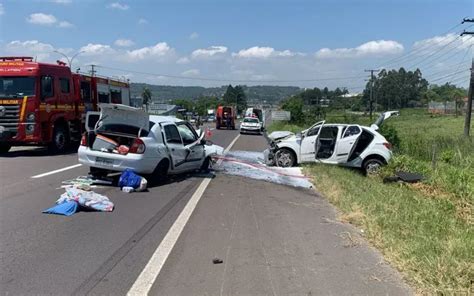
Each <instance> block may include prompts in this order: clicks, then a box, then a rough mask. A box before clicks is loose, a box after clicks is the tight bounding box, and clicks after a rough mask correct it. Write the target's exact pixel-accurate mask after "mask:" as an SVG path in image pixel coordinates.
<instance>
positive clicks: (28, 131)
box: [26, 124, 35, 134]
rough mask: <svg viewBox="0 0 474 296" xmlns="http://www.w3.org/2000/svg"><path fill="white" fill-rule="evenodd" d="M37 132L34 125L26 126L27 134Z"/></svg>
mask: <svg viewBox="0 0 474 296" xmlns="http://www.w3.org/2000/svg"><path fill="white" fill-rule="evenodd" d="M34 131H35V125H34V124H28V125H27V126H26V133H28V134H32V133H33V132H34Z"/></svg>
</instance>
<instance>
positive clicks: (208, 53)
mask: <svg viewBox="0 0 474 296" xmlns="http://www.w3.org/2000/svg"><path fill="white" fill-rule="evenodd" d="M226 52H227V47H225V46H210V47H208V48H200V49H196V50H195V51H193V52H192V53H191V56H192V57H193V58H195V59H198V58H208V57H212V56H215V55H218V54H223V53H226Z"/></svg>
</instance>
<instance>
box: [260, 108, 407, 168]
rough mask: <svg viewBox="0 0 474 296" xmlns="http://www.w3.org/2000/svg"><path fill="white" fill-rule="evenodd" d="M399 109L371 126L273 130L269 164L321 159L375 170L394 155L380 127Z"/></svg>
mask: <svg viewBox="0 0 474 296" xmlns="http://www.w3.org/2000/svg"><path fill="white" fill-rule="evenodd" d="M394 115H395V116H398V115H399V112H398V111H388V112H385V113H382V114H381V115H380V117H379V118H378V119H377V121H376V122H375V123H374V124H372V125H371V126H370V127H368V126H360V125H357V124H325V122H324V121H321V122H318V123H316V124H314V125H313V126H311V127H310V128H309V129H306V130H304V131H302V132H301V133H298V134H294V133H291V132H273V133H271V134H270V135H269V136H268V137H269V138H270V140H271V147H270V148H269V149H267V150H265V152H264V155H265V161H266V163H267V164H268V165H277V166H280V167H291V166H294V165H296V164H299V163H310V162H321V163H328V164H336V165H342V166H347V167H355V168H362V169H363V170H365V171H366V172H367V173H372V172H374V171H376V170H378V169H379V168H380V166H382V165H384V164H387V163H388V162H389V160H390V158H391V157H392V151H391V148H392V146H391V144H390V143H389V142H388V141H387V140H386V139H385V137H384V136H382V135H381V134H380V133H379V132H378V129H379V127H380V126H381V124H382V123H383V122H384V120H386V119H388V118H389V117H391V116H394Z"/></svg>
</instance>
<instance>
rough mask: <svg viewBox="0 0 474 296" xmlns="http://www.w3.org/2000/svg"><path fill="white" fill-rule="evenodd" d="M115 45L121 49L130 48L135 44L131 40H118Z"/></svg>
mask: <svg viewBox="0 0 474 296" xmlns="http://www.w3.org/2000/svg"><path fill="white" fill-rule="evenodd" d="M114 44H115V45H116V46H120V47H130V46H133V45H134V44H135V42H133V41H132V40H130V39H117V40H115V42H114Z"/></svg>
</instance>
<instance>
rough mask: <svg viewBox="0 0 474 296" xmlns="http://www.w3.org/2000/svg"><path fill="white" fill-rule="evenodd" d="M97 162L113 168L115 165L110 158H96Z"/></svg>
mask: <svg viewBox="0 0 474 296" xmlns="http://www.w3.org/2000/svg"><path fill="white" fill-rule="evenodd" d="M95 162H96V163H97V164H101V165H108V166H111V165H113V164H114V161H113V159H108V158H103V157H96V158H95Z"/></svg>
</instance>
